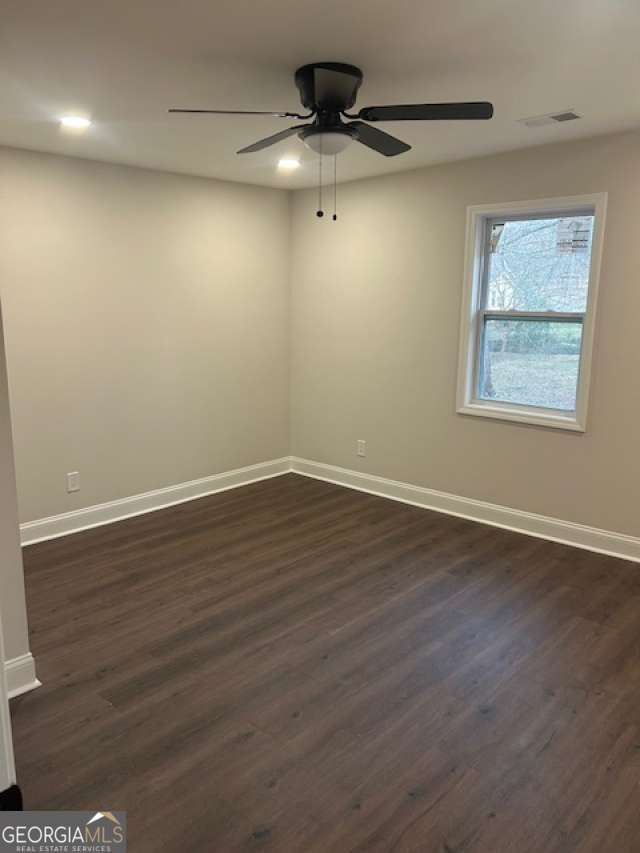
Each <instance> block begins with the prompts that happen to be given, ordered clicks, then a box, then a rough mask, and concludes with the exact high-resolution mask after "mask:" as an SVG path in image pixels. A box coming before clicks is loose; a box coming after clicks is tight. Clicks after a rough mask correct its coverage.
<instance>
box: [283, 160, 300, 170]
mask: <svg viewBox="0 0 640 853" xmlns="http://www.w3.org/2000/svg"><path fill="white" fill-rule="evenodd" d="M299 165H300V160H294V159H293V157H283V158H282V160H278V169H282V171H283V172H291V171H292V170H293V169H297V168H298V166H299Z"/></svg>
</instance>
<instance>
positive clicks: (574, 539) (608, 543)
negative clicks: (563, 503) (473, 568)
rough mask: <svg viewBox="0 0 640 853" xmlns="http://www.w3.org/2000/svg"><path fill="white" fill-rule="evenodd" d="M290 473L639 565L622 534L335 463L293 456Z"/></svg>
mask: <svg viewBox="0 0 640 853" xmlns="http://www.w3.org/2000/svg"><path fill="white" fill-rule="evenodd" d="M291 470H292V471H294V472H296V473H297V474H303V475H304V476H306V477H314V478H315V479H317V480H325V481H326V482H328V483H336V484H337V485H339V486H347V487H348V488H350V489H357V490H358V491H361V492H368V493H369V494H372V495H379V496H380V497H383V498H390V499H391V500H395V501H401V502H402V503H407V504H413V505H414V506H420V507H424V509H431V510H435V511H436V512H443V513H446V514H447V515H456V516H460V517H461V518H468V519H470V520H471V521H479V522H481V523H482V524H490V525H492V526H493V527H502V528H504V529H506V530H513V531H516V532H517V533H526V534H527V535H528V536H537V537H538V538H540V539H549V540H551V541H552V542H562V543H563V544H565V545H573V546H574V547H576V548H584V549H586V550H587V551H597V552H598V553H600V554H608V555H610V556H613V557H621V558H622V559H625V560H634V561H635V562H640V538H638V537H635V536H628V535H626V534H624V533H614V532H612V531H609V530H600V529H599V528H597V527H587V526H586V525H584V524H576V523H574V522H571V521H561V520H560V519H557V518H549V517H548V516H545V515H537V514H536V513H532V512H523V511H522V510H517V509H510V508H509V507H504V506H499V505H497V504H491V503H487V502H486V501H477V500H473V499H471V498H462V497H459V496H458V495H451V494H448V493H447V492H437V491H435V490H433V489H426V488H424V487H422V486H413V485H411V484H410V483H401V482H398V481H396V480H388V479H386V478H385V477H376V476H374V475H373V474H363V473H361V472H360V471H350V470H349V469H347V468H338V467H337V466H335V465H326V464H324V463H322V462H313V461H311V460H310V459H301V458H300V457H297V456H292V457H291Z"/></svg>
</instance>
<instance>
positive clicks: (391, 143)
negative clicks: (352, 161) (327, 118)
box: [347, 121, 411, 157]
mask: <svg viewBox="0 0 640 853" xmlns="http://www.w3.org/2000/svg"><path fill="white" fill-rule="evenodd" d="M347 127H355V128H356V130H357V131H358V135H357V137H356V139H357V140H358V142H362V144H363V145H366V146H367V148H373V150H374V151H377V152H378V153H379V154H384V156H385V157H395V156H396V154H404V152H405V151H409V150H410V149H411V146H410V145H407V143H406V142H403V141H402V140H401V139H397V138H396V137H395V136H391V134H390V133H385V132H384V130H378V128H377V127H371V126H370V125H368V124H365V123H364V122H363V121H351V122H349V124H348V125H347Z"/></svg>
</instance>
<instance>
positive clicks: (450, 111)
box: [358, 101, 493, 121]
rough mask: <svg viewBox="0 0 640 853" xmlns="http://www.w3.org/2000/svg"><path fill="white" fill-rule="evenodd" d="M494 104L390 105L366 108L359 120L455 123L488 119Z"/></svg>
mask: <svg viewBox="0 0 640 853" xmlns="http://www.w3.org/2000/svg"><path fill="white" fill-rule="evenodd" d="M492 115H493V104H490V103H489V102H488V101H468V102H466V103H465V102H460V103H456V104H390V105H389V106H386V107H364V109H362V110H360V112H359V113H358V118H361V119H364V120H365V121H455V120H463V121H465V120H469V119H488V118H491V116H492Z"/></svg>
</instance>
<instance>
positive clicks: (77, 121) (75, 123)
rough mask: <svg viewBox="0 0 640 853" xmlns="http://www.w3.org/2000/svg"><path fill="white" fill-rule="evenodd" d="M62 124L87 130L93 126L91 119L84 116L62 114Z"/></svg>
mask: <svg viewBox="0 0 640 853" xmlns="http://www.w3.org/2000/svg"><path fill="white" fill-rule="evenodd" d="M60 124H61V125H62V126H63V127H69V128H72V129H73V130H86V129H87V128H88V127H91V121H90V120H89V119H88V118H85V117H84V116H62V118H61V119H60Z"/></svg>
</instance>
